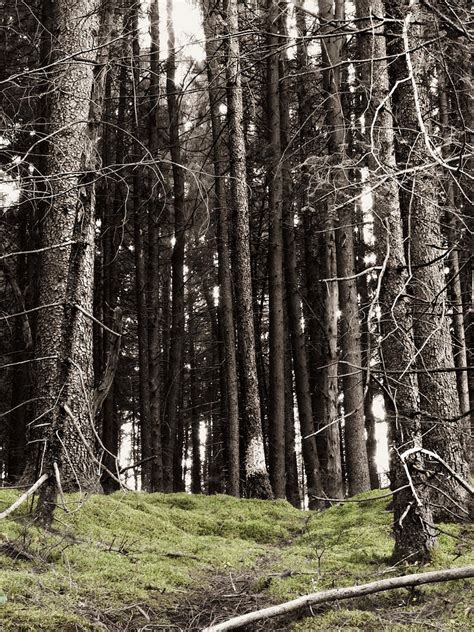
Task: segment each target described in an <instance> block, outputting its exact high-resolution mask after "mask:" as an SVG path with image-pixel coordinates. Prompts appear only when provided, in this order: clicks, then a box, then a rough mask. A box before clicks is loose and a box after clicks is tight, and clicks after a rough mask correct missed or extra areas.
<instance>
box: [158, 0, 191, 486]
mask: <svg viewBox="0 0 474 632" xmlns="http://www.w3.org/2000/svg"><path fill="white" fill-rule="evenodd" d="M166 9H167V20H166V24H167V31H168V60H167V64H166V98H167V102H168V117H169V136H170V150H171V161H172V168H173V194H174V238H175V244H174V248H173V254H172V258H171V269H172V307H171V320H172V322H171V339H170V360H169V369H168V385H167V391H166V409H165V421H164V427H163V439H164V441H163V444H164V445H163V485H164V490H165V491H168V492H170V491H173V488H174V481H173V461H174V460H175V449H176V436H177V432H178V421H179V408H180V393H181V383H182V379H183V351H184V250H185V237H186V235H185V230H186V218H185V201H184V170H183V168H182V166H181V164H182V159H181V141H180V136H179V102H178V98H177V94H176V91H177V86H176V57H175V55H176V52H175V35H174V27H173V18H172V11H173V4H172V0H167V3H166Z"/></svg>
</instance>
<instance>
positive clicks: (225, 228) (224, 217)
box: [204, 2, 240, 496]
mask: <svg viewBox="0 0 474 632" xmlns="http://www.w3.org/2000/svg"><path fill="white" fill-rule="evenodd" d="M204 33H205V37H206V56H207V74H208V86H209V88H208V89H209V101H210V108H211V124H212V139H213V144H214V154H213V158H214V176H215V203H216V211H217V222H218V223H217V252H218V266H219V270H218V274H219V304H220V310H219V319H220V323H221V329H222V343H223V346H224V362H223V365H222V371H223V373H224V384H225V389H224V397H225V402H226V429H225V437H226V454H227V468H228V475H227V493H228V494H230V495H232V496H239V495H240V470H239V459H240V457H239V387H238V376H237V360H236V356H235V326H234V307H233V295H232V277H231V267H230V246H229V216H228V209H227V200H226V187H225V180H224V173H225V162H224V161H225V147H224V139H223V138H222V134H223V126H222V122H221V116H222V114H221V112H220V111H219V107H220V105H222V104H225V101H224V99H225V86H224V87H222V80H221V81H220V80H219V77H220V76H221V73H222V68H223V66H222V64H221V63H219V57H218V45H217V44H218V42H217V40H216V37H217V35H218V27H217V20H216V14H215V13H214V12H211V11H210V6H209V4H208V2H205V4H204Z"/></svg>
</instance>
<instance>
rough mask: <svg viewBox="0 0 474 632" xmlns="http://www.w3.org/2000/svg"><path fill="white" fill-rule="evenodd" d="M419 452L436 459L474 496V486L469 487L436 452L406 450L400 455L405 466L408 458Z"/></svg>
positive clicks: (423, 449)
mask: <svg viewBox="0 0 474 632" xmlns="http://www.w3.org/2000/svg"><path fill="white" fill-rule="evenodd" d="M417 452H421V454H426V456H429V457H430V458H432V459H435V461H438V463H440V464H441V465H442V466H443V467H444V468H445V469H446V470H447V471H448V472H449V473H450V474H451V476H452V477H453V478H455V479H456V480H457V482H458V483H459V484H460V485H461V486H462V487H463V488H464V489H465V490H466V491H467V492H469V493H470V494H471V495H473V494H474V487H472V485H469V483H468V482H467V481H465V480H464V479H463V478H462V477H461V476H459V474H457V473H456V472H455V471H454V470H453V468H452V467H450V466H449V465H448V464H447V463H446V461H444V460H443V459H442V458H441V457H440V456H439V455H438V454H436V452H432V451H431V450H427V449H426V448H418V447H415V448H409V449H408V450H405V452H403V453H402V454H400V458H401V460H402V461H403V464H405V460H406V458H407V457H408V456H410V455H411V454H416V453H417Z"/></svg>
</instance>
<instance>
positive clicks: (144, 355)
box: [130, 4, 152, 491]
mask: <svg viewBox="0 0 474 632" xmlns="http://www.w3.org/2000/svg"><path fill="white" fill-rule="evenodd" d="M130 27H131V29H132V64H133V66H132V79H133V85H134V88H133V92H134V95H135V97H136V98H137V97H138V93H139V90H140V68H139V64H140V43H139V39H138V38H139V33H138V6H137V5H136V4H133V6H132V8H131V9H130ZM139 105H140V104H139V101H138V100H137V101H136V102H135V104H134V108H133V112H134V116H135V120H134V122H133V130H134V131H133V134H134V140H133V159H134V160H135V161H136V162H137V164H136V165H134V167H133V176H132V182H133V195H132V201H133V228H134V255H135V294H136V302H137V329H138V367H139V392H140V400H139V410H140V438H141V460H143V461H144V463H143V465H142V467H141V477H142V488H143V489H144V490H145V491H150V490H151V460H150V457H151V454H152V452H151V425H150V368H149V363H148V352H149V348H150V347H149V340H148V305H147V268H148V262H147V261H146V254H145V252H146V245H145V239H146V237H145V234H146V232H145V231H146V228H147V224H148V222H147V215H146V205H145V203H144V201H143V197H142V196H141V195H140V193H141V190H142V176H143V172H142V171H141V169H140V167H139V164H138V163H139V161H140V150H141V147H140V120H139Z"/></svg>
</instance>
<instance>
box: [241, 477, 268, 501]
mask: <svg viewBox="0 0 474 632" xmlns="http://www.w3.org/2000/svg"><path fill="white" fill-rule="evenodd" d="M246 491H247V498H259V499H260V500H273V498H274V496H273V491H272V488H271V486H270V481H269V480H268V475H267V474H266V473H265V472H257V473H255V474H251V475H250V476H248V477H247V481H246Z"/></svg>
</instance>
